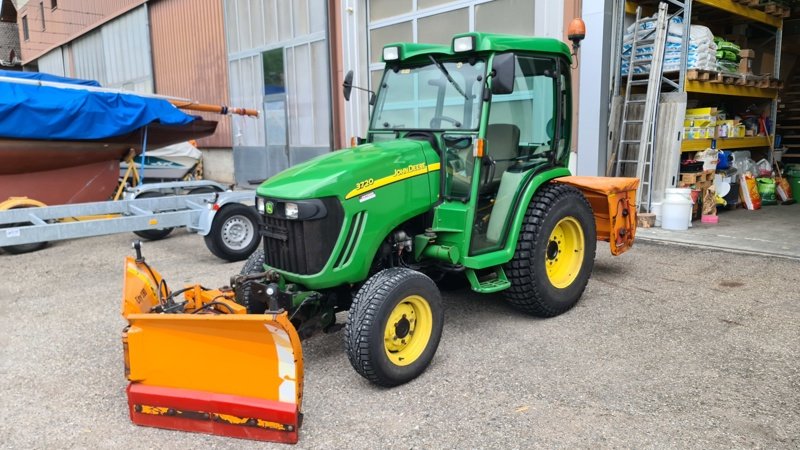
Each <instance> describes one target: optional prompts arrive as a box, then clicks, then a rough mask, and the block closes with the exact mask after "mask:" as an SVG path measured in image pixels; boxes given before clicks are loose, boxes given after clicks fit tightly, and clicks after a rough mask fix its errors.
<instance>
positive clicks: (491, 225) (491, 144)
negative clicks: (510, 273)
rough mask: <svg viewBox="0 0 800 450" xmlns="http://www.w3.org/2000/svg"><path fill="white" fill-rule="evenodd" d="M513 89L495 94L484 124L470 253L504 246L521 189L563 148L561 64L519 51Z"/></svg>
mask: <svg viewBox="0 0 800 450" xmlns="http://www.w3.org/2000/svg"><path fill="white" fill-rule="evenodd" d="M514 59H515V61H514V65H515V68H514V82H513V91H512V92H511V93H508V94H503V95H498V94H494V95H493V96H492V101H491V104H490V111H489V120H488V123H487V125H486V128H485V132H484V136H485V139H486V146H485V150H486V154H485V155H484V156H483V158H481V163H480V164H479V176H475V177H473V180H474V182H477V183H478V195H477V198H475V199H474V200H473V201H474V205H475V216H474V221H473V224H472V236H471V239H470V248H469V254H470V255H480V254H484V253H488V252H492V251H495V250H499V249H501V248H503V247H504V246H505V240H506V237H507V236H508V228H509V227H508V225H509V222H510V221H511V219H512V218H513V212H514V211H516V210H517V209H519V208H520V207H521V205H517V203H518V198H519V195H520V192H521V188H522V187H523V186H524V185H525V184H526V182H527V181H528V180H529V179H530V178H531V177H532V176H533V175H535V173H537V172H538V171H540V170H542V169H544V168H549V167H553V165H554V163H555V161H556V160H557V150H558V149H559V148H562V145H563V144H562V143H560V142H559V140H560V139H559V137H560V136H559V133H556V130H557V128H558V126H559V124H560V122H561V121H560V120H557V118H558V117H559V114H560V110H561V109H562V108H561V106H560V102H559V96H557V95H556V93H557V92H559V91H560V88H559V86H560V84H561V79H562V77H560V76H559V63H558V60H557V59H556V58H554V57H550V56H544V55H515V58H514Z"/></svg>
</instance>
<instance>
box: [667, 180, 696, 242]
mask: <svg viewBox="0 0 800 450" xmlns="http://www.w3.org/2000/svg"><path fill="white" fill-rule="evenodd" d="M664 192H665V196H664V201H663V202H662V203H661V228H663V229H665V230H675V231H684V230H688V229H689V224H690V222H691V220H692V190H691V189H688V188H670V189H667V190H665V191H664Z"/></svg>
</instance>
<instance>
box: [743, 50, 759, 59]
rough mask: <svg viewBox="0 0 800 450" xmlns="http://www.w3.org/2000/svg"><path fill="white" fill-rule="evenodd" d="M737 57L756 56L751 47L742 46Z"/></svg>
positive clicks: (751, 57)
mask: <svg viewBox="0 0 800 450" xmlns="http://www.w3.org/2000/svg"><path fill="white" fill-rule="evenodd" d="M739 57H740V58H750V59H753V58H755V57H756V52H755V50H753V49H751V48H743V49H741V50H739Z"/></svg>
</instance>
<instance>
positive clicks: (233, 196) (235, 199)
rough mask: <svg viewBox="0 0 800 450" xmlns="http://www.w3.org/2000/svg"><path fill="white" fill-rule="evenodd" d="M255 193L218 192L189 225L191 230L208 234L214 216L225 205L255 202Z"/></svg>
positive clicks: (204, 234)
mask: <svg viewBox="0 0 800 450" xmlns="http://www.w3.org/2000/svg"><path fill="white" fill-rule="evenodd" d="M255 198H256V194H255V192H253V191H240V192H231V191H226V192H219V193H217V198H216V199H215V201H214V203H209V204H208V205H206V208H205V211H204V212H203V213H202V214H200V217H199V218H198V221H197V225H196V226H192V227H189V228H190V229H191V230H192V231H194V232H196V233H198V234H200V235H201V236H208V233H210V232H211V227H212V225H214V217H216V215H217V213H218V212H219V211H220V210H221V209H222V208H223V207H225V206H226V205H229V204H232V203H245V204H248V205H252V204H254V203H255Z"/></svg>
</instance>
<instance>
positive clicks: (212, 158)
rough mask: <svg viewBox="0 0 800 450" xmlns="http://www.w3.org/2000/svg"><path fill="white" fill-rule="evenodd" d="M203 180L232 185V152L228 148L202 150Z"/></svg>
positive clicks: (233, 180)
mask: <svg viewBox="0 0 800 450" xmlns="http://www.w3.org/2000/svg"><path fill="white" fill-rule="evenodd" d="M200 151H202V152H203V178H205V179H206V180H214V181H219V182H220V183H231V184H233V183H234V182H235V181H236V180H235V179H234V175H233V152H232V151H231V149H230V148H202V149H200Z"/></svg>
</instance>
